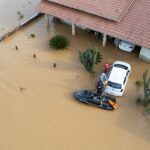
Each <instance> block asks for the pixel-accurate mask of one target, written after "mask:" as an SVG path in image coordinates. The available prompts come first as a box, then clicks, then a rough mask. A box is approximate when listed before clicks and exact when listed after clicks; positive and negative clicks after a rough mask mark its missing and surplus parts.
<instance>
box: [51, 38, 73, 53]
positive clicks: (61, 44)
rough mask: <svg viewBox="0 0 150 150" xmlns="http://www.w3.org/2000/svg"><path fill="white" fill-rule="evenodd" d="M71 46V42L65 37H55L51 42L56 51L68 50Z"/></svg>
mask: <svg viewBox="0 0 150 150" xmlns="http://www.w3.org/2000/svg"><path fill="white" fill-rule="evenodd" d="M69 44H70V42H69V40H68V39H67V38H66V37H65V36H63V35H56V36H53V37H52V38H51V39H50V40H49V45H50V46H51V47H52V48H53V49H55V50H64V49H67V48H68V46H69Z"/></svg>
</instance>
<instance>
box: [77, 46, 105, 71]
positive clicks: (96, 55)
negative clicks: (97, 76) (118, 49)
mask: <svg viewBox="0 0 150 150" xmlns="http://www.w3.org/2000/svg"><path fill="white" fill-rule="evenodd" d="M79 58H80V62H81V63H82V64H83V65H84V67H85V69H86V70H87V71H88V72H91V73H94V65H95V64H98V63H100V62H101V59H102V56H101V54H100V51H99V49H98V48H97V47H88V48H87V49H86V50H85V51H84V52H80V51H79Z"/></svg>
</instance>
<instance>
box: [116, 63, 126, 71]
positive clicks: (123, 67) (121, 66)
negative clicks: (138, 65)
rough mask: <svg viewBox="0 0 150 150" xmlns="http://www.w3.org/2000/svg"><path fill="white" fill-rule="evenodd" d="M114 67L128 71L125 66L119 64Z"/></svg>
mask: <svg viewBox="0 0 150 150" xmlns="http://www.w3.org/2000/svg"><path fill="white" fill-rule="evenodd" d="M114 67H118V68H122V69H125V70H128V67H127V66H124V65H121V64H115V65H114Z"/></svg>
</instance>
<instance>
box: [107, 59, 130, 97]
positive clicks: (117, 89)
mask: <svg viewBox="0 0 150 150" xmlns="http://www.w3.org/2000/svg"><path fill="white" fill-rule="evenodd" d="M130 73H131V66H130V65H129V64H128V63H126V62H123V61H116V62H114V63H113V65H112V69H111V71H110V73H109V76H108V83H107V87H106V93H107V94H110V95H114V96H122V95H123V93H124V90H125V87H126V84H127V81H128V77H129V74H130Z"/></svg>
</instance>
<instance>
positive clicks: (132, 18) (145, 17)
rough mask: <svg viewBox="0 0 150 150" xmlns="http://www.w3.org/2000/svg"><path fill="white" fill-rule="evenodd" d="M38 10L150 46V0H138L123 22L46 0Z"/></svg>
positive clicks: (40, 4)
mask: <svg viewBox="0 0 150 150" xmlns="http://www.w3.org/2000/svg"><path fill="white" fill-rule="evenodd" d="M37 10H39V11H40V12H43V13H47V14H50V15H52V16H55V17H58V18H62V19H66V20H69V21H72V22H73V23H75V24H79V25H84V26H85V27H87V28H90V29H93V30H95V31H98V32H102V33H105V34H107V35H110V36H113V37H116V38H119V39H122V40H126V41H129V42H132V43H135V44H137V45H140V46H144V47H147V48H150V17H149V16H150V0H137V1H136V2H135V3H134V4H133V5H132V8H131V9H130V10H129V11H128V13H127V14H126V16H124V18H123V19H122V20H121V22H114V21H111V20H108V19H104V18H101V17H98V16H95V15H91V14H88V13H85V12H82V11H78V10H75V9H71V8H68V7H65V6H62V5H59V4H54V3H51V2H48V1H45V0H43V1H41V2H40V3H39V5H38V6H37Z"/></svg>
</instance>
